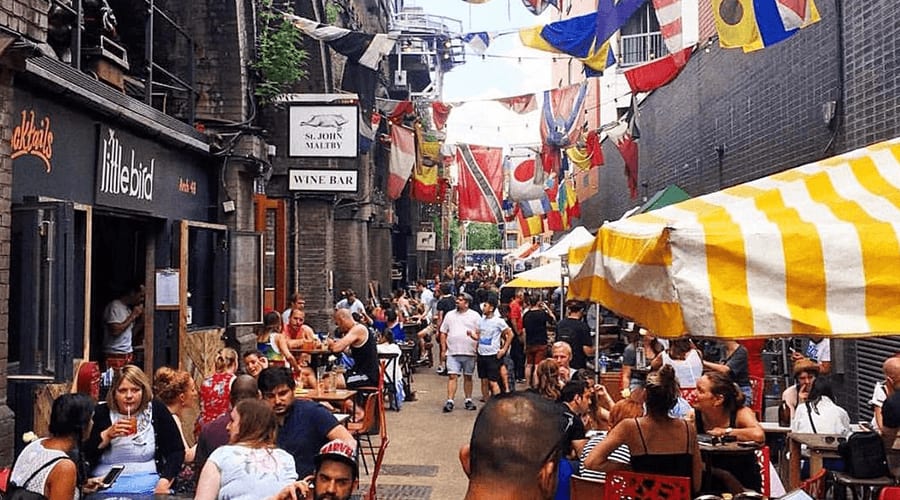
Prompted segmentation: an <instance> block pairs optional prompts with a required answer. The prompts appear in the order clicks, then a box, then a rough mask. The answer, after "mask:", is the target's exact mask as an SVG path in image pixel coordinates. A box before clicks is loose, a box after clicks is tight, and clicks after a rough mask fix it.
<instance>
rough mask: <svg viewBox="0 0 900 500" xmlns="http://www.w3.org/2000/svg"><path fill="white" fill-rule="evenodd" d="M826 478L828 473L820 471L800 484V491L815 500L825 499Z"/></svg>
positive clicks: (823, 470)
mask: <svg viewBox="0 0 900 500" xmlns="http://www.w3.org/2000/svg"><path fill="white" fill-rule="evenodd" d="M827 477H828V471H827V470H825V469H822V470H820V471H819V472H817V473H816V474H815V475H814V476H812V477H811V478H809V479H807V480H806V481H803V482H802V483H800V489H801V490H803V491H805V492H806V494H807V495H809V496H811V497H813V498H815V499H816V500H819V499H822V498H825V492H826V490H827V488H826V485H825V479H826V478H827Z"/></svg>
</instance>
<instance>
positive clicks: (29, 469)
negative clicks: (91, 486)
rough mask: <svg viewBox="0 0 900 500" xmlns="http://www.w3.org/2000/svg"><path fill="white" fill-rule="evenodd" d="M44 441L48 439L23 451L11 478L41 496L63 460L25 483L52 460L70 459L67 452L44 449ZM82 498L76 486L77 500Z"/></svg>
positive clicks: (36, 442) (33, 442)
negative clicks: (48, 480)
mask: <svg viewBox="0 0 900 500" xmlns="http://www.w3.org/2000/svg"><path fill="white" fill-rule="evenodd" d="M44 441H46V439H43V438H42V439H38V440H37V441H32V442H31V443H29V444H28V446H26V447H25V449H23V450H22V453H21V454H20V455H19V458H18V459H16V463H15V467H13V472H12V475H11V476H10V480H12V481H15V482H16V484H18V485H19V486H22V487H24V488H26V489H28V491H33V492H35V493H40V494H41V495H43V494H44V488H46V486H47V478H48V477H50V472H52V471H53V468H54V467H56V466H57V465H58V464H59V463H60V462H61V461H62V460H58V461H57V462H56V463H54V464H53V465H50V466H49V467H44V469H43V470H41V471H40V472H38V473H37V474H36V475H35V476H34V478H33V479H32V480H31V481H29V482H28V484H27V485H26V484H24V483H25V481H26V480H27V479H28V478H29V477H31V475H32V474H34V471H36V470H38V469H40V468H41V467H42V466H43V465H44V464H46V463H47V462H49V461H50V460H53V459H54V458H56V457H66V458H68V455H66V454H65V452H62V451H60V450H51V449H49V448H44ZM80 496H81V495H80V492H79V491H78V487H77V486H76V487H75V499H76V500H77V499H78V498H80Z"/></svg>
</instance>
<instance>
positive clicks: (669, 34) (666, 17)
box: [653, 0, 684, 54]
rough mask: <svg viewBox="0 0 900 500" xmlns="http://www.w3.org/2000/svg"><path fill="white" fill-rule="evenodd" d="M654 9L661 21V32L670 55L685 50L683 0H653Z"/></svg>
mask: <svg viewBox="0 0 900 500" xmlns="http://www.w3.org/2000/svg"><path fill="white" fill-rule="evenodd" d="M653 9H654V10H655V11H656V19H657V20H658V21H659V32H660V33H662V37H663V41H664V42H666V47H667V48H668V49H669V53H671V54H674V53H676V52H678V51H680V50H681V49H683V48H684V38H683V36H682V35H683V28H682V26H681V17H682V16H681V0H653Z"/></svg>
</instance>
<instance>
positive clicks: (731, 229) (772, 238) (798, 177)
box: [569, 138, 900, 338]
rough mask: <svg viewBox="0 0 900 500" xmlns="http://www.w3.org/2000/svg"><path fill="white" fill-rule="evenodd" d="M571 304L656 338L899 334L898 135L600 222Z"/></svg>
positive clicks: (576, 251)
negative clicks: (580, 302) (602, 311)
mask: <svg viewBox="0 0 900 500" xmlns="http://www.w3.org/2000/svg"><path fill="white" fill-rule="evenodd" d="M569 261H570V270H571V272H572V276H573V278H572V280H571V286H570V290H569V297H570V298H573V297H574V298H580V299H590V300H593V301H596V302H600V303H601V304H603V305H604V306H605V307H607V308H609V309H611V310H613V311H615V312H617V313H619V314H621V315H624V316H627V317H630V318H632V319H634V320H635V321H637V322H638V323H640V324H641V325H643V326H645V327H647V328H648V329H650V330H651V331H653V332H655V333H656V334H658V335H661V336H666V337H675V336H680V335H683V334H687V333H690V334H692V335H701V336H717V337H728V338H741V337H748V336H756V335H784V334H811V333H816V334H824V335H836V336H837V335H840V336H862V335H866V336H870V335H897V334H898V332H900V300H898V297H900V271H898V269H900V138H898V139H894V140H891V141H888V142H883V143H879V144H875V145H873V146H869V147H867V148H863V149H859V150H856V151H853V152H850V153H847V154H844V155H841V156H837V157H834V158H829V159H826V160H822V161H818V162H815V163H810V164H807V165H803V166H800V167H797V168H794V169H791V170H787V171H784V172H781V173H778V174H775V175H772V176H769V177H765V178H761V179H758V180H755V181H752V182H749V183H746V184H742V185H739V186H735V187H731V188H728V189H725V190H722V191H719V192H715V193H711V194H708V195H705V196H701V197H698V198H694V199H690V200H687V201H683V202H681V203H677V204H674V205H670V206H667V207H664V208H661V209H658V210H654V211H651V212H647V213H644V214H640V215H635V216H633V217H629V218H626V219H623V220H619V221H616V222H611V223H607V224H605V225H604V226H603V227H602V228H601V229H600V231H599V232H598V233H597V236H596V238H595V239H594V241H593V242H592V243H591V244H590V245H587V246H581V247H576V248H573V249H571V250H570V252H569Z"/></svg>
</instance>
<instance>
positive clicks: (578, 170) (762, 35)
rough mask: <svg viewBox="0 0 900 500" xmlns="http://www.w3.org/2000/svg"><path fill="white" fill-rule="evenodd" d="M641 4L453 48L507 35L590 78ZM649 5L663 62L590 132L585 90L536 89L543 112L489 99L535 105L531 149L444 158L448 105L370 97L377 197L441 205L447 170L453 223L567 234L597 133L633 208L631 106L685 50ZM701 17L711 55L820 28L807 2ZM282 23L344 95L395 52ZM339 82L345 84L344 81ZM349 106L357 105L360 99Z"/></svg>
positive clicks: (473, 148)
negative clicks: (329, 61)
mask: <svg viewBox="0 0 900 500" xmlns="http://www.w3.org/2000/svg"><path fill="white" fill-rule="evenodd" d="M464 1H468V2H469V3H484V2H486V1H489V0H464ZM522 1H523V3H524V4H525V6H526V7H527V8H529V10H531V11H532V12H535V13H540V12H543V10H545V9H546V8H547V7H549V6H551V5H552V6H554V7H556V8H559V9H561V8H562V6H561V4H562V0H556V1H546V0H522ZM646 1H647V0H619V1H618V2H614V0H599V2H598V7H597V11H596V12H594V13H591V14H587V15H584V16H576V17H572V18H568V19H564V20H562V21H557V22H551V23H548V24H544V25H541V26H535V27H529V28H523V29H516V30H508V31H501V32H481V33H467V34H465V35H462V36H461V38H462V40H463V41H464V42H465V43H467V44H468V46H469V47H471V48H472V50H473V52H475V53H476V54H484V52H485V51H486V50H487V49H488V48H489V46H490V44H491V41H492V40H494V39H495V38H496V37H498V36H502V35H507V34H512V33H516V34H518V35H519V38H520V40H521V41H522V42H523V44H524V45H526V46H529V47H533V48H537V49H540V50H544V51H548V52H552V53H557V54H566V55H568V56H571V57H574V58H577V59H579V60H580V61H581V62H582V63H583V64H584V66H585V71H586V74H587V75H592V74H597V73H600V72H602V71H603V70H605V69H606V68H607V67H609V65H610V64H613V63H614V62H615V56H614V54H613V51H612V49H611V48H610V38H611V36H612V35H613V34H614V33H615V32H616V31H618V30H619V29H621V27H622V26H623V25H624V24H625V23H626V22H627V21H628V20H629V18H630V17H631V16H632V15H633V14H634V13H635V12H636V11H637V10H638V9H639V8H640V7H641V6H642V5H643V4H644V3H645V2H646ZM652 2H653V7H654V11H655V12H656V15H657V18H658V21H659V25H660V31H661V34H662V37H663V40H664V42H665V45H666V48H667V49H668V54H667V55H666V56H664V57H660V58H657V59H654V60H652V61H650V62H648V63H645V64H642V65H639V66H635V67H632V68H629V69H627V70H625V71H624V72H623V73H624V75H625V78H626V80H627V81H628V84H629V87H630V89H631V93H632V107H631V110H630V111H629V112H628V113H627V114H626V116H625V117H623V118H622V119H621V120H619V121H618V122H616V123H615V124H612V125H611V126H606V127H603V128H601V130H586V127H585V126H584V122H585V119H584V118H585V116H584V107H585V100H586V90H585V89H586V83H585V82H586V80H585V82H583V83H581V84H577V85H572V86H568V87H563V88H558V89H552V90H546V91H544V92H543V93H542V94H543V100H542V104H539V103H538V99H539V97H538V94H539V93H531V94H523V95H518V96H510V97H504V98H499V99H493V100H494V101H496V102H498V103H500V104H501V105H503V106H504V107H506V108H507V109H509V110H511V111H513V112H515V113H520V114H525V113H530V112H533V111H535V110H537V109H539V106H540V110H541V120H540V128H541V144H539V145H534V146H531V147H528V148H525V149H522V148H519V149H517V150H515V151H511V152H509V154H508V155H507V156H505V157H504V155H503V149H502V148H496V147H490V146H481V145H473V144H458V145H456V147H455V148H453V149H451V148H449V147H448V145H446V144H444V143H443V142H442V140H441V137H442V135H443V134H442V131H443V130H444V129H445V127H446V123H447V120H448V118H449V115H450V114H451V111H452V109H453V107H454V106H455V105H456V104H458V103H443V102H429V103H413V102H412V101H392V100H387V99H375V97H374V95H372V96H371V98H370V99H371V100H370V102H371V106H369V107H368V110H371V109H374V110H375V111H374V112H371V114H369V113H368V112H367V113H365V114H364V116H361V120H360V124H361V127H360V134H361V138H362V139H363V140H361V141H360V144H361V148H365V149H366V150H367V149H368V147H369V145H371V144H373V143H374V142H375V141H376V140H378V141H379V142H380V143H382V144H384V145H385V146H389V148H390V154H389V170H390V172H389V174H390V175H389V180H388V192H387V195H388V197H389V198H390V199H398V198H399V197H401V196H403V193H404V192H406V193H408V195H409V196H410V197H411V198H413V199H416V200H419V201H422V202H425V203H440V202H442V201H445V200H446V199H447V198H448V197H449V196H451V190H450V188H451V186H450V181H449V175H448V171H449V170H450V169H449V168H448V167H449V166H450V164H452V163H455V164H456V166H457V168H458V185H457V189H456V192H455V196H456V197H457V199H458V206H459V218H460V220H470V221H482V222H495V223H499V222H501V221H504V220H505V221H511V220H516V221H517V222H518V224H519V226H520V228H521V230H522V231H523V233H524V234H525V235H526V236H529V235H532V234H537V233H541V232H544V231H547V230H552V231H563V230H567V229H568V228H569V227H571V225H572V222H573V220H574V219H576V218H578V217H580V200H584V199H587V198H590V197H591V196H593V195H595V194H596V193H597V192H598V191H599V172H600V168H601V167H602V165H603V164H604V158H603V150H602V147H601V140H602V135H601V134H603V133H605V135H606V137H608V138H609V139H610V141H611V142H612V143H613V144H614V145H615V146H616V149H617V150H618V152H619V154H620V155H621V156H622V159H623V162H624V165H625V174H626V177H627V180H628V187H629V192H630V195H631V197H632V198H636V197H637V196H638V165H639V154H638V151H639V148H638V139H639V138H640V132H639V129H638V126H637V118H638V115H639V113H638V107H637V99H636V97H635V96H636V94H638V93H646V92H652V91H653V90H656V89H658V88H660V87H662V86H665V85H667V84H669V83H671V82H672V81H673V80H675V79H676V78H677V77H678V75H679V74H680V72H681V71H682V70H683V69H684V68H685V67H686V65H687V64H688V62H689V60H690V58H691V56H692V54H693V53H694V51H695V50H696V47H695V44H694V43H687V44H686V43H685V36H684V33H683V28H682V18H681V16H682V0H652ZM712 7H713V9H712V10H713V15H714V20H715V22H716V28H717V32H718V40H719V44H720V46H722V47H724V48H741V49H742V50H743V51H745V52H750V51H754V50H759V49H762V48H765V47H769V46H771V45H772V44H775V43H778V42H781V41H783V40H786V39H788V38H790V37H791V36H793V35H794V34H796V33H797V32H798V31H799V30H800V29H802V28H804V27H807V26H809V25H811V24H814V23H816V22H818V21H819V20H820V15H819V12H818V10H817V8H816V5H815V3H814V0H729V1H728V3H727V5H726V0H712ZM726 7H727V8H726ZM285 16H286V17H287V18H288V19H289V20H290V21H291V22H292V24H293V25H294V26H295V27H297V29H299V30H301V31H302V32H303V33H304V34H306V35H308V36H310V37H313V38H315V39H317V40H321V41H324V42H325V43H326V44H328V45H329V46H330V47H331V48H332V49H333V50H335V51H337V52H339V53H341V54H344V55H346V56H347V57H348V67H352V68H354V69H355V70H357V71H358V73H359V74H360V75H362V77H358V76H357V77H355V79H353V82H355V83H354V84H355V85H364V86H365V85H369V82H366V81H365V78H367V77H374V74H375V71H376V70H377V68H378V65H379V63H380V60H381V59H382V58H383V57H384V56H385V55H387V54H389V53H391V52H392V51H393V49H394V43H395V40H394V39H392V38H391V37H390V36H389V35H385V34H366V33H361V32H357V31H353V30H348V29H345V28H340V27H336V26H328V25H323V24H321V23H317V22H315V21H312V20H309V19H304V18H301V17H298V16H294V15H292V14H285ZM344 80H345V84H346V81H347V80H348V78H347V73H346V72H345V78H344ZM372 85H373V90H374V84H372ZM345 90H349V89H346V87H345ZM598 99H599V96H598ZM360 100H361V102H363V101H364V99H363V97H361V98H360ZM361 111H362V109H361ZM407 185H409V189H407Z"/></svg>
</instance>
